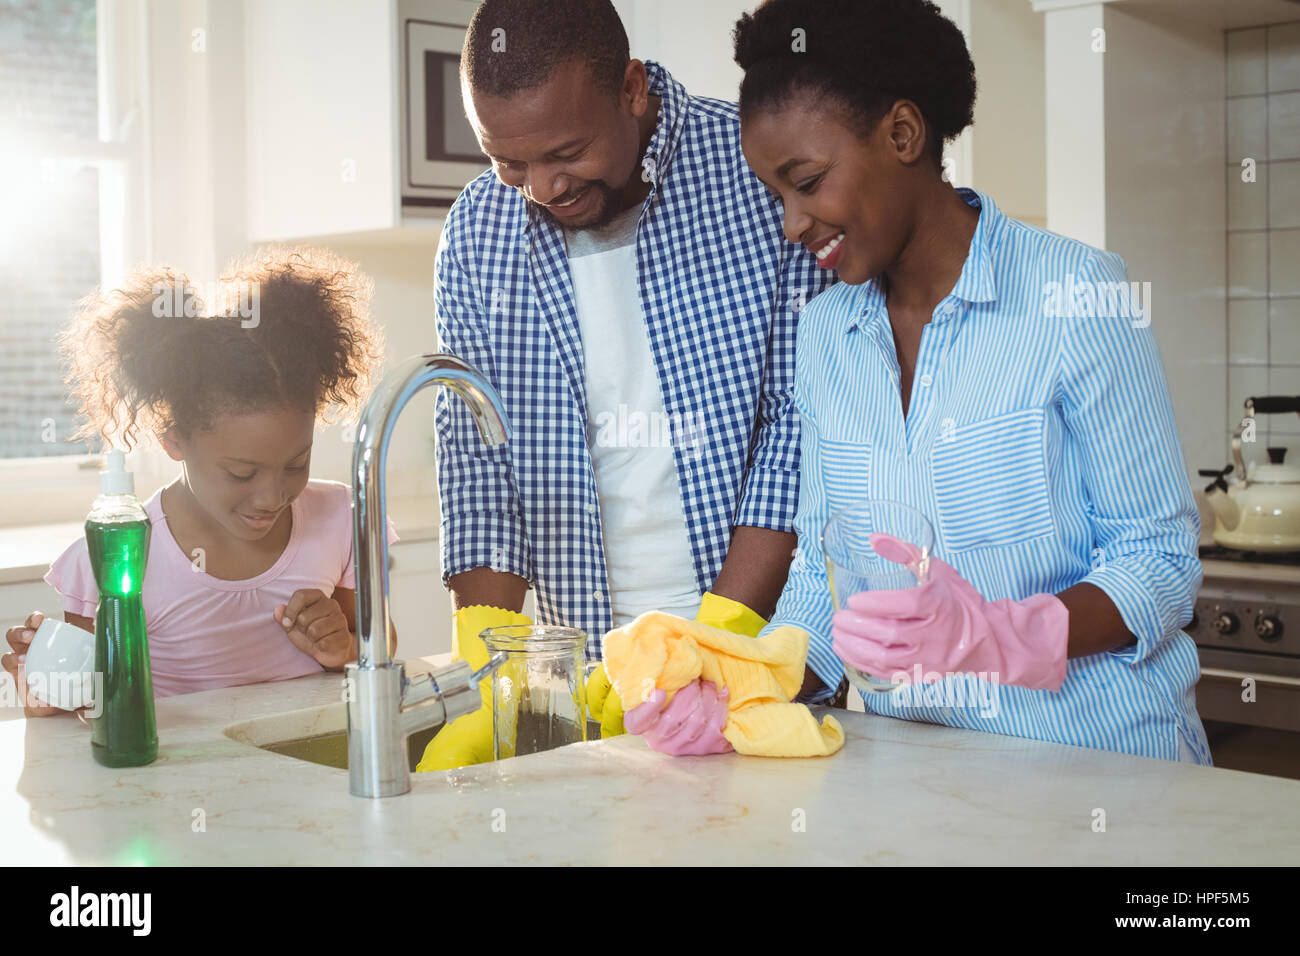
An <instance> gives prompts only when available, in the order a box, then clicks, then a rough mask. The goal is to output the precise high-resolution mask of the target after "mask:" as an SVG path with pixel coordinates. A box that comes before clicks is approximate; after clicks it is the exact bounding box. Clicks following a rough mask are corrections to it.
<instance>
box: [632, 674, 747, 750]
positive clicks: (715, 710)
mask: <svg viewBox="0 0 1300 956" xmlns="http://www.w3.org/2000/svg"><path fill="white" fill-rule="evenodd" d="M727 694H728V691H727V688H725V687H724V688H723V689H722V691H721V692H719V691H718V689H717V687H716V686H715V685H714V684H713V682H712V681H707V680H695V681H692V682H691V683H689V684H687V685H686V686H685V687H683V688H682V689H681V690H679V691H678V692H677V694H676V696H675V697H673V702H672V703H671V704H669V705H668V708H667V709H666V710H664V709H662V708H663V706H664V700H665V699H666V698H667V697H668V695H667V694H666V693H664V691H662V690H660V689H659V688H655V691H654V693H653V694H651V695H650V698H649V699H648V700H647V701H646V702H645V703H643V704H638V705H637V706H636V707H633V708H632V709H631V710H629V711H628V712H627V713H625V714H624V715H623V726H624V727H625V728H627V732H628V733H629V734H640V735H641V736H642V737H644V738H645V740H646V743H648V744H649V745H650V746H651V748H652V749H654V750H658V751H659V752H660V753H665V754H672V755H673V756H674V757H681V756H684V755H695V756H698V755H701V754H725V753H728V752H729V751H731V750H732V749H733V748H732V746H731V743H730V742H729V741H728V740H727V738H726V737H724V736H722V728H724V727H726V726H727Z"/></svg>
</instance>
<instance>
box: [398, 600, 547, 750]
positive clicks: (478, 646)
mask: <svg viewBox="0 0 1300 956" xmlns="http://www.w3.org/2000/svg"><path fill="white" fill-rule="evenodd" d="M532 623H533V622H532V619H531V618H529V617H528V616H526V615H524V614H518V613H516V612H514V611H507V610H505V609H504V608H499V607H488V606H486V605H483V604H475V605H473V606H472V607H463V608H461V609H460V610H459V611H457V612H456V613H455V615H454V616H453V617H452V638H451V657H452V660H458V661H464V662H465V663H467V664H469V666H470V667H471V668H472V669H474V670H478V669H479V668H480V667H483V666H484V665H485V664H487V662H488V656H489V655H488V649H487V645H486V644H484V643H483V639H482V638H481V637H479V634H481V633H482V632H483V630H484V629H485V628H489V627H498V626H500V625H503V624H532ZM478 689H479V694H480V695H481V696H482V700H483V704H482V706H481V707H479V709H478V710H476V711H474V713H472V714H466V715H465V716H463V717H458V718H456V719H455V720H453V721H452V722H451V723H449V724H447V725H446V726H445V727H443V728H442V729H441V730H440V731H438V733H437V734H436V735H435V736H434V738H433V739H432V740H430V741H429V745H428V746H427V747H425V748H424V756H423V757H422V758H421V759H420V762H419V764H418V765H416V768H415V771H416V773H428V772H430V771H435V770H454V769H455V768H457V767H468V766H470V765H471V764H476V763H491V762H492V682H491V681H490V680H485V681H483V682H482V683H481V684H479V688H478Z"/></svg>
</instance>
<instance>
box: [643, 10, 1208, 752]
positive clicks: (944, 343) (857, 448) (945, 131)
mask: <svg viewBox="0 0 1300 956" xmlns="http://www.w3.org/2000/svg"><path fill="white" fill-rule="evenodd" d="M792 37H794V38H797V39H798V38H802V40H803V42H802V43H795V42H792ZM734 38H735V53H736V61H737V62H738V63H739V64H740V66H741V67H742V69H744V71H745V76H744V81H743V84H742V86H741V90H740V114H741V127H742V137H741V144H742V149H743V150H744V153H745V158H746V160H747V161H748V162H749V164H750V166H751V167H752V168H753V170H754V172H755V173H756V174H757V175H758V177H759V179H761V180H762V181H763V182H764V183H765V184H766V185H767V187H768V189H769V190H770V191H771V192H772V193H773V196H774V197H775V198H776V199H777V200H779V201H780V202H781V203H783V205H784V217H785V231H786V235H787V236H788V237H789V238H790V239H791V240H792V241H796V242H802V243H803V244H804V245H805V246H806V247H807V248H808V249H809V250H810V251H812V252H813V253H814V254H815V255H816V256H817V257H818V259H819V261H820V262H821V264H822V265H823V266H824V267H826V268H830V269H835V270H836V271H837V273H838V275H839V278H840V279H841V280H843V281H842V282H841V283H839V284H838V285H836V286H834V287H832V288H831V289H829V290H828V291H826V292H824V293H822V294H821V295H820V296H818V297H817V298H816V299H815V300H813V301H812V302H811V303H810V304H809V305H808V306H807V307H806V308H805V309H804V310H803V312H802V313H801V314H800V320H799V333H798V344H797V351H796V373H795V402H796V405H797V407H798V410H799V415H800V423H801V458H800V492H799V495H800V498H799V511H798V517H797V518H796V530H797V532H798V535H799V548H798V551H797V553H796V555H795V559H794V562H793V564H792V566H791V570H790V577H789V581H788V583H787V585H786V588H785V590H784V592H783V594H782V596H781V599H780V603H779V605H778V607H777V610H776V613H775V615H774V616H773V618H772V621H771V624H770V627H777V626H781V625H795V626H798V627H801V628H802V629H804V630H805V631H807V632H808V634H809V637H810V651H809V661H808V664H809V666H810V667H811V668H812V670H813V671H814V672H816V673H817V675H818V676H819V677H820V678H821V680H822V681H823V682H824V683H825V685H826V688H828V689H829V688H835V687H837V686H838V685H840V683H841V681H842V679H843V675H844V673H845V672H844V664H845V663H847V664H849V665H851V666H853V667H854V668H856V669H858V670H860V671H864V672H866V673H869V674H872V675H875V676H877V677H880V678H884V679H886V680H888V679H895V680H897V678H898V675H899V674H900V673H901V674H904V675H906V676H907V677H908V678H911V679H912V683H913V684H915V683H916V680H915V677H916V675H917V674H918V673H920V674H921V675H938V677H939V678H940V679H939V680H937V681H933V682H932V680H931V677H930V676H923V677H922V680H923V681H924V682H928V683H929V686H927V687H926V688H925V689H924V692H920V690H921V689H920V688H917V687H915V686H913V687H909V688H907V689H905V690H900V691H895V692H893V693H871V692H867V693H865V694H864V695H863V696H864V702H865V706H866V708H867V710H868V712H870V713H875V714H882V715H888V716H893V717H903V718H908V719H913V720H922V721H930V722H934V723H942V724H947V725H949V726H954V727H965V728H971V729H976V730H986V731H990V732H993V733H1000V734H1007V735H1014V736H1021V737H1032V738H1037V739H1040V740H1047V741H1053V742H1056V743H1062V744H1074V745H1078V746H1085V747H1095V748H1100V749H1105V750H1114V751H1122V752H1125V753H1131V754H1142V755H1145V756H1148V757H1157V758H1162V759H1166V760H1183V761H1187V762H1192V763H1198V764H1206V765H1208V764H1209V763H1210V762H1211V761H1210V751H1209V746H1208V743H1207V741H1206V737H1205V731H1204V729H1203V728H1202V725H1201V720H1200V717H1199V716H1198V714H1197V711H1196V702H1195V685H1196V682H1197V680H1198V678H1199V673H1200V672H1199V665H1198V659H1197V652H1196V647H1195V645H1194V644H1193V642H1192V641H1191V639H1190V638H1189V637H1188V636H1187V635H1186V634H1184V633H1183V632H1182V631H1181V630H1180V627H1181V626H1182V625H1183V624H1184V623H1186V622H1187V621H1188V620H1190V618H1191V615H1192V606H1193V601H1194V599H1195V595H1196V591H1197V588H1198V587H1199V584H1200V579H1201V572H1200V564H1199V561H1198V559H1197V539H1198V537H1199V533H1200V524H1199V519H1198V517H1197V511H1196V507H1195V505H1194V503H1193V499H1192V495H1191V490H1190V488H1189V486H1188V481H1187V477H1186V472H1185V471H1184V465H1183V458H1182V453H1181V449H1180V447H1179V444H1178V438H1177V434H1176V431H1175V426H1174V418H1173V412H1172V409H1171V406H1170V400H1169V394H1168V390H1167V388H1166V385H1165V380H1164V373H1163V369H1162V367H1161V364H1160V359H1159V355H1158V353H1157V350H1156V345H1155V340H1154V338H1153V336H1152V334H1151V329H1150V328H1149V320H1148V314H1144V313H1142V312H1141V311H1140V310H1139V309H1137V308H1134V307H1133V306H1134V305H1135V304H1136V303H1133V301H1132V299H1131V298H1130V297H1129V296H1128V295H1127V293H1128V289H1129V287H1128V285H1127V274H1126V269H1125V266H1124V263H1123V262H1122V261H1121V260H1120V258H1119V257H1118V256H1116V255H1113V254H1111V253H1108V252H1104V251H1102V250H1099V249H1095V248H1092V247H1090V246H1087V245H1085V244H1083V243H1081V242H1076V241H1074V240H1071V239H1067V238H1065V237H1063V236H1058V235H1055V234H1053V233H1049V232H1046V231H1045V230H1042V229H1038V228H1035V227H1033V226H1029V225H1026V224H1024V223H1021V222H1017V221H1016V220H1014V219H1011V218H1009V217H1007V216H1006V215H1005V214H1003V213H1002V212H1001V211H1000V210H999V209H998V207H997V205H996V204H995V203H994V202H993V200H992V199H991V198H990V197H989V196H987V195H984V194H982V193H978V192H975V191H973V190H969V189H957V190H955V189H953V188H952V186H950V185H949V184H948V182H947V181H946V178H945V176H944V174H943V167H942V159H941V157H942V147H943V143H944V141H945V140H948V139H951V138H953V137H955V136H956V135H957V134H958V133H960V132H961V131H962V130H963V129H964V128H965V127H966V126H968V125H969V124H970V123H971V118H972V109H973V106H974V99H975V72H974V66H973V65H972V63H971V59H970V56H969V54H968V52H967V50H966V45H965V41H964V40H963V38H962V35H961V33H960V31H958V29H957V28H956V26H954V25H953V24H952V23H951V22H950V21H948V20H946V19H944V17H943V16H942V15H941V14H940V13H939V10H938V9H937V7H935V5H934V4H933V3H930V2H927V0H768V2H766V3H764V4H763V5H761V6H760V7H759V8H758V9H757V10H756V11H755V12H754V13H753V14H752V15H746V16H744V17H743V18H742V19H741V20H740V22H739V23H738V24H737V26H736V30H735V37H734ZM792 47H793V48H792ZM1121 283H1124V285H1121ZM1117 293H1118V294H1117ZM878 498H883V499H891V500H895V501H899V502H902V503H904V504H907V505H910V506H912V507H913V508H915V509H917V510H919V511H920V512H922V513H923V514H924V515H926V516H927V517H928V518H929V519H930V523H931V525H933V527H934V530H935V534H936V548H935V552H934V553H935V554H936V555H937V559H931V562H930V575H929V580H928V581H927V583H925V584H924V585H922V586H921V587H919V588H914V589H911V590H907V591H880V592H874V593H862V594H858V595H855V596H853V597H851V598H850V599H849V600H848V607H847V608H845V609H843V610H841V611H839V612H838V613H836V614H835V615H834V616H832V607H831V601H830V596H829V589H828V585H827V575H826V566H825V563H824V561H823V558H822V554H821V545H820V537H821V532H822V529H823V527H824V526H825V524H826V521H827V519H828V518H829V517H830V515H831V514H832V513H833V512H834V511H836V510H838V509H840V508H842V507H844V506H845V505H848V504H851V503H853V502H855V501H860V500H863V499H878ZM881 553H882V554H883V553H884V549H882V551H881ZM897 558H898V559H900V560H904V561H905V560H908V555H907V554H905V553H900V554H898V555H897ZM981 672H983V673H982V674H981ZM977 674H979V675H980V677H976V676H975V675H977ZM692 699H698V700H700V701H701V702H702V703H700V704H699V705H698V706H697V707H696V708H695V709H696V710H697V711H699V712H700V713H701V714H704V713H706V712H707V695H704V694H701V693H696V694H695V695H693V698H692ZM814 699H816V698H814ZM976 702H978V704H976ZM990 703H991V704H992V706H991V707H990V706H988V705H989V704H990ZM682 707H683V708H684V707H686V705H682ZM640 709H641V711H642V712H641V713H637V714H635V715H634V714H633V713H632V712H629V715H628V717H627V726H628V728H629V729H631V728H632V727H633V725H634V723H635V725H636V726H637V727H638V728H645V727H647V726H648V727H649V728H651V733H649V734H647V739H648V740H649V741H650V743H651V745H652V746H655V747H656V748H657V749H660V750H665V751H668V752H680V751H681V750H682V747H683V743H684V741H683V740H678V739H677V737H678V736H689V735H690V734H692V733H693V734H695V735H696V740H695V745H696V749H695V750H694V752H700V750H699V749H698V747H699V745H700V740H701V739H702V738H703V737H706V736H709V733H711V731H701V729H700V728H701V727H702V726H705V727H708V726H712V725H711V723H710V722H709V721H708V720H705V719H701V720H695V721H688V720H683V718H682V715H681V714H680V713H676V714H669V713H668V712H667V711H665V712H664V714H665V715H666V716H664V717H660V716H659V715H657V714H656V713H647V711H648V710H653V709H654V706H653V703H647V704H642V705H640ZM680 709H681V708H679V710H680ZM660 724H672V725H674V726H680V727H681V728H682V729H681V731H680V733H678V732H677V731H675V730H674V729H673V727H672V726H670V727H667V728H666V729H665V728H663V727H660ZM712 736H713V738H715V739H714V741H713V742H714V743H715V744H716V745H717V746H716V749H717V750H721V749H725V748H724V747H723V746H722V743H718V741H717V739H716V738H717V736H718V735H717V734H713V735H712ZM724 743H725V742H724Z"/></svg>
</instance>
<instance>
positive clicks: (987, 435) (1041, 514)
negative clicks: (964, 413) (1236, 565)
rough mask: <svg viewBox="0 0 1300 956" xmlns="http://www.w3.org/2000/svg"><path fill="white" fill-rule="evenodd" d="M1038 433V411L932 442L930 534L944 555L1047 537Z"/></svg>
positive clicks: (1047, 504)
mask: <svg viewBox="0 0 1300 956" xmlns="http://www.w3.org/2000/svg"><path fill="white" fill-rule="evenodd" d="M1043 428H1044V413H1043V410H1042V409H1041V408H1027V409H1023V410H1020V411H1015V412H1009V413H1007V414H1005V415H999V416H997V417H995V418H989V419H985V420H984V421H980V422H973V423H971V424H967V425H961V426H958V428H957V429H956V430H955V431H954V432H953V433H951V434H950V435H949V436H948V437H946V438H944V437H941V438H940V439H939V441H938V443H937V444H936V445H935V446H934V451H933V453H932V456H933V457H932V462H933V465H934V469H933V474H934V493H935V503H936V506H937V509H938V513H939V527H938V528H937V529H935V530H936V531H937V533H938V536H939V543H940V545H941V546H942V548H943V549H944V550H945V551H947V552H949V553H952V552H957V551H966V550H969V549H971V548H984V547H996V546H999V545H1008V544H1015V543H1016V542H1019V541H1025V540H1028V539H1030V538H1036V537H1039V536H1041V535H1045V534H1051V533H1052V532H1053V530H1054V528H1055V525H1054V523H1053V521H1052V507H1051V498H1050V496H1049V494H1048V490H1047V465H1046V460H1045V455H1044V451H1043Z"/></svg>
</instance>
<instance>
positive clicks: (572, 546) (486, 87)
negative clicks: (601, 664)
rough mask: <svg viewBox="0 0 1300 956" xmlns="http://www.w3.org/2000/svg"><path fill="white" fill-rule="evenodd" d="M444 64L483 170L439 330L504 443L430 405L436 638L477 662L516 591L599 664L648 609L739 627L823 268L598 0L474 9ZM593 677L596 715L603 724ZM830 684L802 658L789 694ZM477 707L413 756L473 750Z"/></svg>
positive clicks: (463, 222)
mask: <svg viewBox="0 0 1300 956" xmlns="http://www.w3.org/2000/svg"><path fill="white" fill-rule="evenodd" d="M461 80H462V93H463V96H464V101H465V108H466V113H467V115H468V116H469V119H470V122H471V125H472V126H473V128H474V130H475V133H476V135H477V137H478V141H479V145H480V146H481V147H482V149H483V152H484V153H485V154H486V155H487V156H488V157H489V158H490V160H491V161H492V169H491V170H490V171H488V172H486V173H484V174H483V175H482V176H480V177H478V178H477V179H475V180H474V181H473V182H472V183H470V184H469V185H468V186H467V187H466V188H465V190H464V191H463V192H462V193H461V195H460V196H459V198H458V199H457V200H456V202H455V204H454V205H453V206H452V208H451V210H450V212H449V213H448V217H447V222H446V225H445V226H444V228H443V232H442V238H441V242H440V244H439V250H438V255H437V260H436V266H435V270H436V278H435V283H434V299H435V307H436V313H437V324H438V335H439V340H440V343H441V348H442V349H443V350H445V351H448V352H451V353H453V354H455V355H458V356H460V357H461V358H463V359H465V360H466V361H468V362H469V363H470V364H472V365H473V366H475V367H476V368H477V369H478V370H479V371H480V372H482V373H483V374H484V375H485V376H486V377H487V378H488V379H489V380H490V381H491V382H492V383H493V385H494V386H495V387H496V388H497V390H498V391H499V392H500V394H501V397H502V399H503V401H504V403H505V406H506V410H507V414H508V416H509V419H510V423H511V425H512V428H513V432H514V434H513V437H512V439H511V440H510V442H508V443H507V444H506V445H503V446H499V447H497V448H488V447H486V446H484V445H483V443H482V442H481V440H480V439H479V437H478V435H477V433H476V431H475V429H474V427H473V424H472V421H471V419H470V417H469V415H468V413H467V412H466V411H465V409H464V408H463V407H462V406H461V405H460V403H459V402H458V401H456V400H455V399H451V398H448V397H447V396H446V395H445V394H442V395H440V396H439V400H438V406H437V428H438V445H437V447H438V452H437V456H438V479H439V491H440V496H441V503H442V530H441V540H442V558H443V578H444V583H445V584H446V585H447V586H448V587H449V589H450V590H451V593H452V604H453V607H454V608H455V609H456V615H457V620H456V633H457V637H456V641H457V646H456V648H455V652H456V653H457V654H458V655H459V656H462V657H464V658H465V659H467V660H469V661H470V663H471V664H475V665H476V666H477V665H479V664H481V663H482V662H483V661H485V660H486V651H485V650H484V649H483V648H482V646H481V642H479V641H478V639H477V634H478V631H479V630H480V629H481V628H482V627H483V626H487V625H489V624H493V623H522V622H526V621H527V618H525V617H524V616H523V615H522V614H520V613H519V612H520V610H521V609H522V607H523V602H524V597H525V595H526V592H527V590H528V587H529V585H530V583H531V585H532V586H533V587H534V588H535V590H536V602H537V616H538V618H539V619H540V621H542V622H545V623H549V624H563V625H568V626H573V627H579V628H582V629H584V630H585V631H586V633H587V635H588V641H587V656H588V658H589V659H592V660H599V659H600V658H601V656H602V653H601V638H602V636H603V635H604V634H605V632H606V631H608V630H609V629H610V628H612V627H614V626H618V625H621V624H625V623H627V622H628V621H630V620H632V619H633V618H635V617H636V616H638V615H639V614H641V613H642V612H644V611H647V610H665V611H669V612H672V613H675V614H679V615H681V616H684V617H697V616H698V619H700V620H703V621H706V622H708V623H711V624H714V625H715V626H719V627H726V628H728V629H731V630H734V631H737V632H739V633H749V634H756V633H757V632H758V630H759V629H760V628H761V627H762V626H763V624H764V623H765V622H764V618H766V617H767V616H768V615H770V614H771V613H772V610H773V609H774V607H775V605H776V600H777V598H778V597H779V596H780V593H781V588H782V586H783V585H784V583H785V579H786V574H787V571H788V569H789V564H790V559H791V556H792V553H793V549H794V546H795V536H794V534H793V532H792V528H793V519H794V514H795V509H796V505H797V499H798V467H799V445H798V439H799V436H798V422H797V415H796V412H795V410H794V407H793V403H792V399H791V384H792V379H793V368H794V341H795V321H796V318H797V314H798V311H799V309H800V308H801V307H802V305H803V304H804V303H805V302H806V301H808V300H809V299H811V298H812V297H813V296H815V295H816V294H817V293H818V292H819V291H821V289H823V288H824V287H825V286H826V285H828V284H829V283H830V282H832V281H833V280H834V277H833V274H832V273H830V272H829V271H827V270H819V269H818V268H817V264H816V260H815V258H814V257H813V256H812V255H811V254H810V253H809V252H808V251H807V250H805V249H802V248H800V247H799V246H798V245H795V244H793V243H791V242H787V241H786V240H785V238H784V236H783V234H782V226H781V209H780V206H779V204H777V203H776V202H775V201H773V200H772V199H771V198H770V195H769V193H768V192H767V190H766V189H765V188H764V187H763V186H762V184H761V183H759V181H758V180H757V179H756V178H755V177H754V176H753V174H752V173H751V172H750V170H749V168H748V167H747V166H746V164H745V161H744V157H743V156H742V154H741V152H740V130H739V121H738V117H737V113H736V108H735V106H734V105H733V104H731V103H726V102H723V101H719V100H712V99H704V98H698V97H692V96H690V95H689V94H688V93H687V92H686V90H685V89H684V88H683V87H682V86H681V85H680V84H679V83H677V82H676V81H674V80H673V78H672V77H671V76H670V75H669V74H668V72H667V71H666V70H664V69H663V67H661V66H659V65H658V64H655V63H653V62H651V63H645V64H643V63H642V62H641V61H639V60H633V59H630V57H629V50H628V41H627V35H626V33H625V32H624V30H623V25H622V23H621V22H620V21H619V18H618V15H617V13H616V12H615V11H614V8H613V6H612V5H611V4H610V3H609V0H550V2H547V3H538V2H530V0H485V2H484V3H483V4H482V5H481V6H480V7H479V8H478V10H477V12H476V13H475V15H474V18H473V21H472V22H471V24H470V26H469V30H468V33H467V35H466V38H465V46H464V51H463V53H462V57H461ZM599 680H600V678H599V676H598V677H597V679H596V681H594V682H593V683H596V684H598V683H599ZM605 689H606V688H605V687H604V686H599V687H593V688H592V695H591V696H592V698H593V711H594V712H601V710H602V709H603V710H604V711H605V713H604V720H603V721H602V724H603V727H604V729H605V731H606V732H617V731H619V730H621V722H620V721H619V720H618V719H617V718H618V715H619V714H620V713H621V710H620V702H619V701H618V699H617V695H616V694H614V693H610V694H609V696H608V703H609V706H608V707H605V706H604V703H603V697H604V693H605ZM837 690H838V688H825V687H823V686H822V685H821V684H820V682H819V681H818V680H817V679H816V677H815V676H813V675H812V674H811V672H808V681H807V682H806V683H805V686H804V691H805V694H806V695H811V696H805V698H804V699H808V700H826V699H829V697H830V696H831V695H832V694H834V693H835V692H836V691H837ZM489 709H490V708H485V709H484V710H483V711H480V712H478V713H476V714H471V715H468V716H466V717H464V718H462V719H461V720H459V721H456V722H455V723H454V724H452V725H451V726H449V727H447V728H444V730H443V731H442V732H441V733H440V734H439V735H438V737H437V738H436V739H435V740H434V742H433V743H432V744H431V745H430V749H429V751H428V753H426V757H425V760H424V762H423V763H422V764H421V766H420V769H445V768H447V767H450V766H458V765H461V764H463V763H469V762H477V761H479V760H483V759H490V757H491V741H490V737H489V736H488V734H489V732H490V728H491V716H490V713H488V712H487V711H488V710H489Z"/></svg>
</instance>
